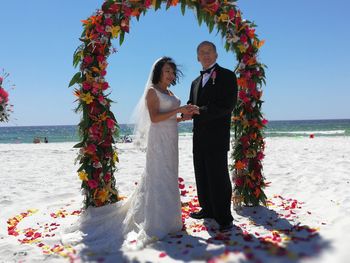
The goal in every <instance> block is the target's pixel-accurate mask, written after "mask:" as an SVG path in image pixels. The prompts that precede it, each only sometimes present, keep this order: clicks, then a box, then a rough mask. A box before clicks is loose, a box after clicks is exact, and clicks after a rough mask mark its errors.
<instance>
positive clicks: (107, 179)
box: [103, 173, 111, 183]
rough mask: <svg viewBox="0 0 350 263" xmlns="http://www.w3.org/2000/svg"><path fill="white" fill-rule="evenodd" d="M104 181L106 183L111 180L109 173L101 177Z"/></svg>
mask: <svg viewBox="0 0 350 263" xmlns="http://www.w3.org/2000/svg"><path fill="white" fill-rule="evenodd" d="M103 179H104V180H105V182H106V183H108V182H109V181H110V180H111V173H106V175H105V176H104V178H103Z"/></svg>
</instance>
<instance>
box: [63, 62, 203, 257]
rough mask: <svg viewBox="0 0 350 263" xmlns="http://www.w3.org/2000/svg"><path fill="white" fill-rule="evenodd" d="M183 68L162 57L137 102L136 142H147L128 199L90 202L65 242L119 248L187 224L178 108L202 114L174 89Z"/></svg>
mask: <svg viewBox="0 0 350 263" xmlns="http://www.w3.org/2000/svg"><path fill="white" fill-rule="evenodd" d="M181 74H182V73H181V71H180V70H179V69H178V67H177V65H176V64H175V62H174V61H173V60H172V59H171V58H169V57H162V58H160V59H158V60H157V61H156V62H155V63H154V64H153V66H152V69H151V73H150V75H149V78H148V81H147V83H146V86H145V90H144V93H143V96H142V97H141V99H140V101H139V103H138V106H137V107H136V111H135V112H136V126H135V135H136V138H135V143H136V145H137V146H138V147H140V148H146V165H145V168H144V171H143V174H142V176H141V181H140V182H139V183H138V187H137V189H136V190H135V191H134V192H133V193H132V194H131V196H130V197H129V198H127V199H126V200H125V201H120V202H117V203H115V204H111V205H107V206H104V207H98V208H96V207H89V208H88V209H87V210H86V211H85V212H84V213H83V214H82V216H81V217H80V219H79V222H78V224H75V228H76V227H77V225H78V229H74V227H71V228H70V229H69V231H68V232H69V233H68V234H64V235H63V238H62V240H63V243H72V242H79V243H80V244H81V245H84V247H85V248H86V247H89V248H90V249H93V250H95V251H96V252H98V251H99V252H103V251H105V252H107V251H115V250H116V248H117V246H118V245H120V244H121V243H123V246H124V247H125V246H126V247H128V248H130V249H140V248H143V247H144V246H145V245H147V244H149V243H151V242H154V241H156V240H159V239H162V238H164V237H165V236H166V235H167V234H168V233H173V232H177V231H180V230H181V229H182V219H181V202H180V194H179V189H178V128H177V122H179V121H181V120H182V119H181V118H180V117H177V114H178V113H183V114H198V109H197V108H196V106H192V105H185V106H181V107H180V100H179V99H178V97H176V96H175V95H174V93H173V92H172V91H170V90H169V87H170V85H175V84H176V83H177V82H178V79H179V75H181ZM74 230H76V231H75V232H74Z"/></svg>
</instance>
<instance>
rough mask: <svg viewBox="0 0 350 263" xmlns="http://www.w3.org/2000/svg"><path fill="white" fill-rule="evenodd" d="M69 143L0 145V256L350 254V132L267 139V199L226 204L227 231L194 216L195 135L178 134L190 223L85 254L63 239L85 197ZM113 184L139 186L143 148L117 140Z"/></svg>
mask: <svg viewBox="0 0 350 263" xmlns="http://www.w3.org/2000/svg"><path fill="white" fill-rule="evenodd" d="M74 144H75V143H73V142H63V143H51V142H50V143H48V144H43V143H40V144H32V143H22V144H0V181H1V190H0V191H1V192H0V207H1V209H0V219H1V221H0V262H41V261H47V262H85V261H90V262H146V261H148V262H182V261H186V262H188V261H193V262H203V261H208V262H325V263H326V262H348V261H349V257H350V250H349V244H350V235H349V234H348V233H349V232H350V217H349V215H350V191H349V187H350V161H349V160H350V137H349V136H335V137H318V136H315V137H314V138H310V137H309V136H300V137H269V138H267V139H266V150H265V159H264V162H263V165H264V169H263V173H264V176H265V177H266V181H267V182H270V185H269V187H268V188H266V189H265V193H266V195H267V197H268V206H267V207H243V208H235V209H233V210H232V214H233V217H234V222H233V223H234V225H235V227H234V228H233V229H232V231H230V232H226V233H224V234H222V233H220V232H218V231H217V225H216V223H215V222H214V221H212V220H205V221H204V220H193V219H190V218H189V217H188V211H189V210H190V209H192V208H191V207H192V206H196V205H197V203H196V202H195V200H196V192H195V180H194V171H193V166H192V142H191V136H190V135H185V136H180V140H179V154H180V157H179V161H180V165H179V177H180V178H182V179H183V182H182V183H181V184H180V185H181V186H180V188H181V189H180V190H182V195H181V201H182V203H183V217H184V219H185V226H186V230H185V231H181V232H179V233H175V234H170V235H168V236H167V237H166V238H165V239H164V240H160V241H157V242H156V243H154V244H152V245H150V246H148V247H146V248H145V249H144V250H142V251H126V250H119V248H117V249H116V251H115V253H111V254H108V255H105V254H98V253H96V252H91V253H90V254H89V253H85V254H81V253H79V251H78V250H75V249H74V247H70V246H63V245H62V244H61V242H60V230H61V229H60V228H61V226H62V225H64V224H65V221H66V220H72V219H74V218H78V217H79V216H80V215H79V214H80V210H81V207H82V202H83V196H82V195H81V192H80V180H79V178H78V176H77V172H76V170H77V169H78V165H77V164H75V163H74V160H75V158H76V156H77V151H78V150H77V149H74V148H72V146H73V145H74ZM117 148H118V153H119V159H120V163H119V165H118V171H117V172H116V173H115V176H116V180H117V185H118V190H119V192H120V194H121V195H125V196H128V195H130V194H131V193H132V191H133V190H134V189H135V187H137V182H138V180H139V179H140V176H141V173H142V170H143V167H144V164H145V154H144V153H143V152H140V151H138V150H136V149H135V148H134V146H133V144H132V143H120V144H117Z"/></svg>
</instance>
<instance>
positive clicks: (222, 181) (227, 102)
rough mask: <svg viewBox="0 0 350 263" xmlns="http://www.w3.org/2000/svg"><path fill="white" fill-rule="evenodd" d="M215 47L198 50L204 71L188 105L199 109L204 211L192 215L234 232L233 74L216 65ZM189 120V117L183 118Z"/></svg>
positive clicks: (197, 147)
mask: <svg viewBox="0 0 350 263" xmlns="http://www.w3.org/2000/svg"><path fill="white" fill-rule="evenodd" d="M217 57H218V54H217V52H216V47H215V45H214V44H213V43H211V42H209V41H204V42H202V43H200V44H199V45H198V47H197V58H198V61H199V62H200V63H201V64H202V67H203V71H201V75H200V76H199V77H197V78H196V79H195V80H194V81H193V82H192V85H191V93H190V99H189V101H188V104H193V105H197V106H198V111H197V112H196V113H197V114H194V115H193V163H194V171H195V177H196V185H197V191H198V200H199V204H200V206H201V207H202V209H201V210H200V211H199V212H194V213H191V214H190V216H191V217H192V218H195V219H202V218H214V219H215V220H216V222H217V223H218V224H219V230H220V231H227V230H229V229H231V228H232V226H233V224H232V221H233V217H232V215H231V196H232V185H231V181H230V178H229V173H228V165H227V152H228V151H229V148H230V124H231V112H232V111H233V109H234V107H235V105H236V101H237V79H236V75H235V73H234V72H232V71H230V70H228V69H225V68H222V67H220V66H219V65H218V64H217V63H216V59H217ZM184 118H185V119H189V116H184Z"/></svg>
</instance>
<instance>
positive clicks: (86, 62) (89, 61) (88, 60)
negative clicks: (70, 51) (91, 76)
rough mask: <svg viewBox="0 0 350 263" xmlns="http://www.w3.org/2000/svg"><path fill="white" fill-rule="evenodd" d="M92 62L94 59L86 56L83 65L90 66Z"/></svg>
mask: <svg viewBox="0 0 350 263" xmlns="http://www.w3.org/2000/svg"><path fill="white" fill-rule="evenodd" d="M93 61H94V59H93V58H92V57H90V56H86V57H85V58H84V63H85V64H86V65H89V64H91V63H92V62H93Z"/></svg>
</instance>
